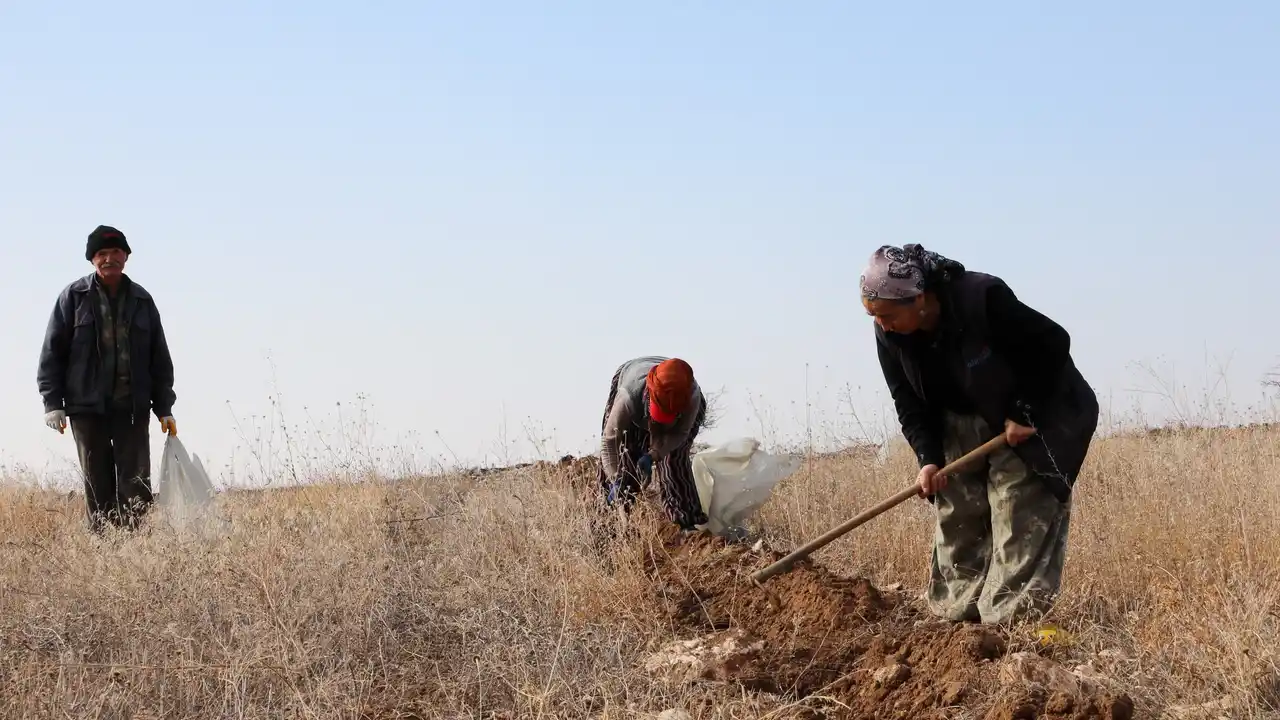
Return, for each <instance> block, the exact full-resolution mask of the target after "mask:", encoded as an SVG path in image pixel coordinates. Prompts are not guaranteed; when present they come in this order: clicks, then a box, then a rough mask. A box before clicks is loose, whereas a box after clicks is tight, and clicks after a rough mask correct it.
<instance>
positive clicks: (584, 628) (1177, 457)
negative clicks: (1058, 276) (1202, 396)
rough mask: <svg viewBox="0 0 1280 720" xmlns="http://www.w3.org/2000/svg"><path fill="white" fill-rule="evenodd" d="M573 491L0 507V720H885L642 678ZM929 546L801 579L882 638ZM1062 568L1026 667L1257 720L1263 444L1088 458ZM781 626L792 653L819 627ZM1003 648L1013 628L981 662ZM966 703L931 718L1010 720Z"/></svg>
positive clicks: (1278, 510)
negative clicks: (138, 521) (152, 519)
mask: <svg viewBox="0 0 1280 720" xmlns="http://www.w3.org/2000/svg"><path fill="white" fill-rule="evenodd" d="M584 475H585V473H583V472H582V471H581V469H580V468H576V469H575V467H573V466H558V465H554V464H553V465H545V466H544V465H539V466H534V467H528V468H522V469H517V470H511V471H508V472H504V473H497V474H490V475H485V476H483V477H467V476H462V475H453V476H442V477H422V478H410V479H404V480H400V481H397V482H380V481H368V482H362V483H340V484H326V485H314V486H307V487H303V488H298V489H291V490H272V491H264V492H229V493H224V494H223V495H221V496H220V500H219V502H220V508H219V511H220V512H222V513H225V514H226V516H227V517H229V518H230V519H231V523H230V526H229V529H228V530H226V531H224V532H222V533H214V534H211V535H208V536H202V535H199V534H191V533H186V532H178V531H175V530H174V529H172V528H166V527H165V526H164V525H163V523H157V524H156V525H155V526H153V527H151V528H150V529H149V530H148V531H146V532H144V533H141V534H139V535H138V536H135V537H127V538H126V537H119V538H110V539H106V540H98V539H95V538H93V537H91V536H90V535H89V534H88V533H87V532H86V531H85V530H84V526H83V520H82V513H83V506H82V504H81V503H82V501H81V499H80V498H79V497H74V498H68V497H66V496H65V495H59V494H55V493H52V492H49V491H44V490H39V489H31V488H24V487H20V486H16V485H10V486H6V487H3V489H0V541H2V542H3V544H4V549H3V553H0V717H5V718H28V717H30V718H36V717H41V718H121V719H124V718H133V719H139V720H140V719H142V718H246V719H248V718H254V719H256V718H366V717H367V718H382V717H386V718H390V717H424V718H425V717H442V718H443V717H469V718H481V717H486V718H487V717H492V718H515V717H521V718H523V717H548V718H549V717H568V718H572V717H592V718H623V717H653V716H656V715H657V714H658V713H660V712H662V711H664V710H668V709H672V708H675V709H680V710H684V711H686V712H688V713H689V715H690V716H691V717H694V718H753V717H775V718H777V717H823V716H826V717H842V716H846V717H873V716H881V717H896V716H905V715H901V714H900V710H901V708H899V709H898V710H893V709H892V708H890V707H889V706H887V705H886V706H885V708H884V710H883V712H875V713H872V714H869V715H868V714H859V712H858V711H856V710H855V709H854V708H853V707H852V706H851V705H850V704H849V703H848V702H844V703H843V704H842V701H841V699H840V698H841V696H840V695H839V694H838V693H836V692H834V691H832V692H821V691H820V690H821V688H812V690H811V692H809V693H807V696H806V697H798V696H797V695H796V694H790V695H788V694H787V693H786V692H779V693H770V692H764V691H763V690H760V689H759V683H756V684H755V685H752V686H750V687H748V686H747V685H743V684H739V683H735V682H700V683H672V682H669V681H664V680H660V679H658V678H656V677H654V676H653V675H652V674H651V673H649V672H646V671H645V670H644V668H643V663H642V660H643V658H644V657H645V656H646V655H647V654H648V653H651V652H652V651H654V650H655V649H657V648H658V647H659V646H661V645H662V644H664V643H666V642H668V641H670V640H672V639H675V638H688V637H691V636H692V635H693V633H691V631H690V630H689V628H688V627H687V625H682V624H680V623H679V622H676V620H675V619H674V616H673V614H672V612H671V611H670V607H669V603H664V601H663V597H662V595H663V593H662V592H660V591H659V590H660V588H658V583H657V582H656V581H655V580H654V579H653V568H654V562H653V559H652V557H653V554H654V553H655V552H657V553H662V552H666V551H665V550H663V549H662V548H661V547H659V544H658V543H657V542H656V540H655V539H654V538H655V536H656V532H657V531H656V530H654V528H653V527H651V526H648V525H646V523H645V521H644V518H643V516H642V517H641V518H640V522H639V523H638V524H639V525H640V532H639V533H638V534H636V535H624V536H623V539H620V540H619V541H618V542H617V547H616V548H615V550H616V552H615V553H614V554H613V555H612V556H611V557H610V558H608V559H607V560H604V559H601V558H600V557H599V556H597V555H596V554H595V553H594V552H593V550H592V547H591V544H590V537H589V534H588V530H587V528H588V513H589V509H588V507H587V506H586V504H585V501H584V499H583V495H582V494H581V493H580V492H578V490H577V488H580V487H582V484H583V478H584ZM913 476H914V468H913V466H912V464H911V458H910V456H909V455H908V454H907V453H904V452H902V451H901V450H898V451H896V452H894V453H893V454H892V455H891V456H890V458H889V460H888V462H887V463H884V464H877V463H876V462H875V460H874V459H871V458H858V457H856V456H853V455H848V456H841V457H815V458H811V459H809V460H808V461H807V462H806V464H805V466H804V467H803V468H802V469H801V470H800V471H799V472H798V473H797V474H796V475H794V476H793V477H791V478H789V479H788V480H787V481H786V482H785V483H784V484H783V485H782V486H780V488H779V490H778V493H777V495H776V496H775V497H774V498H773V499H772V500H771V501H770V503H769V505H768V506H766V508H765V510H764V512H763V514H762V516H761V518H760V522H761V526H762V528H763V531H764V532H765V538H766V541H767V543H768V546H770V547H774V548H778V549H781V550H786V549H787V548H789V547H793V546H794V545H795V544H798V543H800V542H803V541H805V540H807V539H810V538H812V537H814V536H816V535H818V534H820V533H821V532H823V531H825V530H826V529H828V528H829V527H831V526H833V525H835V524H837V523H839V522H840V521H842V520H843V519H845V518H847V517H849V516H851V515H853V514H855V513H856V512H858V511H859V510H861V509H863V508H865V507H867V506H869V505H871V504H873V503H874V502H875V501H877V500H879V499H881V498H882V497H884V496H887V495H889V494H890V493H892V492H893V491H894V490H896V489H898V488H899V487H901V486H902V485H903V484H904V482H909V480H910V478H912V477H913ZM586 482H587V483H589V482H590V480H589V479H587V480H586ZM930 533H931V525H930V511H929V507H928V505H927V504H925V503H923V502H909V503H907V504H906V505H904V506H900V507H899V508H897V509H895V510H893V511H891V512H890V513H888V514H886V515H884V516H882V517H880V518H877V519H876V520H874V521H872V522H871V523H869V524H867V525H865V526H863V527H861V528H859V529H857V530H855V531H853V532H852V533H850V534H849V535H847V536H845V537H844V538H841V539H840V540H838V541H837V542H835V543H833V544H832V545H829V546H828V547H826V548H824V549H823V550H821V551H820V552H819V553H817V555H816V556H815V558H814V560H815V562H816V563H817V564H820V565H821V566H823V567H825V568H826V569H827V570H829V571H831V572H832V573H836V574H838V575H840V576H846V577H854V576H860V577H865V578H869V579H870V580H871V581H872V582H873V583H874V584H875V585H876V586H879V587H881V588H886V587H893V586H894V584H901V586H902V588H903V592H904V593H906V594H907V599H906V600H904V601H903V603H904V604H903V605H902V608H906V609H902V610H901V612H903V613H910V612H911V611H910V610H909V606H910V604H911V602H912V600H911V599H910V594H911V593H914V592H918V590H919V589H920V587H921V586H922V582H923V579H924V577H925V570H926V567H927V561H928V552H929V550H928V548H929V545H928V543H929V538H930ZM1070 543H1071V549H1070V555H1069V559H1068V565H1067V576H1066V592H1065V595H1064V596H1063V598H1062V599H1061V602H1060V604H1059V606H1058V608H1057V610H1056V617H1055V618H1054V620H1055V622H1057V623H1058V624H1059V625H1060V626H1061V627H1063V628H1064V629H1066V630H1068V631H1069V632H1070V633H1071V634H1072V639H1071V643H1070V644H1069V645H1067V646H1065V647H1060V648H1057V649H1055V650H1054V652H1055V653H1057V655H1056V656H1055V657H1056V659H1057V660H1058V661H1059V662H1061V663H1062V664H1063V666H1064V667H1069V668H1075V667H1078V666H1081V665H1086V666H1087V667H1088V668H1089V672H1091V673H1096V674H1097V675H1098V676H1101V677H1103V678H1105V679H1106V681H1107V682H1108V683H1110V684H1111V685H1114V686H1116V687H1119V688H1122V689H1123V690H1124V691H1125V692H1127V693H1128V694H1129V697H1130V698H1131V699H1132V701H1133V703H1134V705H1135V707H1136V710H1135V712H1134V716H1135V717H1162V716H1165V717H1180V718H1191V717H1205V718H1210V717H1231V718H1264V717H1280V713H1277V710H1280V669H1278V666H1280V428H1277V427H1274V426H1271V427H1268V426H1257V427H1252V428H1247V429H1238V430H1182V431H1175V432H1156V433H1147V434H1139V435H1131V436H1119V437H1110V438H1107V439H1103V440H1100V441H1098V443H1097V444H1096V445H1095V446H1094V451H1093V454H1092V456H1091V458H1090V460H1089V462H1088V464H1087V468H1086V472H1085V474H1084V476H1083V477H1082V479H1081V481H1080V483H1079V485H1078V491H1077V496H1076V499H1075V509H1074V517H1073V520H1072V529H1071V539H1070ZM655 548H657V549H656V550H655ZM708 557H710V556H708ZM689 562H692V561H689ZM717 562H719V561H717ZM672 567H676V566H672ZM679 567H684V568H686V569H688V568H689V567H690V566H688V565H684V566H679ZM708 567H710V566H708ZM715 567H717V568H718V567H720V566H715ZM717 572H718V570H717ZM704 575H705V573H704ZM713 580H714V578H706V577H704V578H703V581H707V582H711V581H713ZM694 581H695V580H692V579H691V580H690V582H694ZM740 592H741V593H743V594H744V595H743V597H746V593H749V592H751V590H749V589H746V588H744V589H742V590H741V591H740ZM806 592H808V591H806ZM781 617H782V618H783V620H781V622H789V623H792V624H794V625H795V626H796V627H795V628H794V630H795V632H796V634H797V637H799V636H800V635H802V634H804V633H806V632H807V633H810V634H812V633H813V632H819V633H820V632H821V628H815V627H813V626H812V624H813V623H820V622H834V621H833V620H830V619H821V618H819V617H818V616H817V615H812V616H805V615H804V614H803V613H801V614H797V613H795V612H794V611H792V612H791V614H790V615H786V614H785V613H784V614H783V615H782V616H781ZM904 617H910V615H909V614H908V615H906V616H904ZM758 621H759V618H752V617H745V616H744V618H743V620H742V622H758ZM806 622H808V623H810V624H809V625H806V624H805V623H806ZM917 630H919V627H918V626H917ZM926 631H927V632H936V633H943V632H944V631H943V630H942V629H938V630H936V631H935V630H932V629H930V628H929V627H926V628H925V630H923V631H920V632H926ZM916 635H919V632H916ZM1031 641H1032V636H1031V631H1030V629H1027V628H1021V629H1015V630H1013V631H1010V634H1009V637H1008V642H1009V644H1010V648H1011V649H1012V648H1015V647H1017V646H1020V645H1022V646H1026V645H1030V643H1031ZM810 664H813V663H812V662H811V663H810ZM805 671H806V667H804V666H803V663H802V665H801V667H799V668H798V669H796V673H797V677H800V676H803V675H804V672H805ZM925 681H926V682H927V678H926V679H925ZM832 687H834V686H832ZM849 697H851V696H849ZM993 702H994V699H992V700H991V701H990V702H988V703H987V705H983V701H982V697H981V696H979V697H978V698H977V699H975V700H972V701H969V702H967V703H966V704H964V707H959V706H957V707H956V708H954V709H952V710H950V711H939V714H937V715H936V716H937V717H983V716H984V715H985V716H988V717H1018V716H1019V715H1017V713H1016V712H1012V713H1010V714H1006V715H999V714H998V713H997V710H995V709H992V708H991V707H988V706H990V705H991V703H993ZM1195 705H1203V707H1200V708H1192V707H1189V706H1195ZM823 713H825V715H824V714H823ZM894 713H899V714H894ZM988 713H989V714H988ZM933 716H934V715H929V717H933ZM1082 716H1083V715H1082ZM1055 717H1058V716H1055ZM1061 717H1075V716H1073V715H1070V714H1064V715H1061Z"/></svg>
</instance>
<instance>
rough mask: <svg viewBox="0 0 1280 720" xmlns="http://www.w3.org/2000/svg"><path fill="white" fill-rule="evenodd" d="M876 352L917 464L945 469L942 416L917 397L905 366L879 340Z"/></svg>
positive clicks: (903, 432)
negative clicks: (903, 368) (904, 369)
mask: <svg viewBox="0 0 1280 720" xmlns="http://www.w3.org/2000/svg"><path fill="white" fill-rule="evenodd" d="M876 352H877V353H878V354H879V356H880V370H881V371H882V372H883V373H884V380H885V383H886V384H887V385H888V386H889V394H890V395H892V396H893V406H894V409H895V410H897V413H898V422H899V424H901V425H902V434H903V435H904V436H905V437H906V438H907V443H908V444H910V445H911V449H912V450H914V451H915V453H916V461H917V462H918V463H919V464H920V467H924V466H926V465H937V466H938V467H942V466H943V465H945V464H946V455H945V454H944V452H943V449H942V448H943V446H942V416H941V414H940V413H939V412H938V411H937V410H935V409H934V408H932V407H930V406H929V404H928V403H926V402H925V401H924V400H923V399H922V398H921V397H920V396H919V395H917V394H916V391H915V389H913V388H912V387H911V383H910V382H908V381H907V376H906V373H904V372H903V370H902V363H900V362H899V361H898V359H897V358H895V357H894V356H893V353H891V352H890V351H889V348H888V347H886V346H885V344H884V342H883V341H881V340H880V338H879V337H877V338H876Z"/></svg>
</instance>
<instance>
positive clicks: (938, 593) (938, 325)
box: [861, 245, 1098, 623]
mask: <svg viewBox="0 0 1280 720" xmlns="http://www.w3.org/2000/svg"><path fill="white" fill-rule="evenodd" d="M861 286H862V303H863V306H864V307H865V308H866V311H867V314H869V315H871V316H872V317H873V318H874V319H875V336H876V350H877V352H878V353H879V356H880V367H881V369H882V370H883V372H884V378H885V382H886V383H887V384H888V387H889V391H890V394H891V395H892V396H893V402H894V406H895V408H896V410H897V415H898V420H899V422H900V423H901V426H902V433H903V435H904V436H906V439H907V442H908V443H909V444H910V445H911V448H912V450H914V451H915V454H916V458H917V460H918V462H919V465H920V472H919V475H918V477H917V479H918V482H919V485H920V494H921V495H923V496H924V497H926V498H927V499H928V500H929V501H930V502H931V503H933V505H934V508H935V509H936V511H937V525H936V527H935V531H934V540H933V558H932V561H931V571H930V578H929V587H928V591H927V595H926V599H927V604H928V607H929V610H930V611H931V612H933V613H935V614H936V615H938V616H941V617H943V618H945V619H948V620H951V621H980V622H984V623H1008V622H1010V621H1013V620H1015V619H1021V616H1023V615H1025V614H1028V613H1033V612H1034V613H1044V612H1047V611H1048V610H1049V608H1050V607H1052V604H1053V601H1054V599H1055V598H1056V596H1057V594H1058V591H1059V587H1060V585H1061V578H1062V570H1063V562H1064V559H1065V552H1066V539H1067V529H1068V525H1069V520H1070V516H1071V491H1072V488H1073V487H1074V485H1075V481H1076V477H1077V475H1078V473H1079V472H1080V467H1081V465H1082V464H1083V463H1084V459H1085V455H1086V454H1087V453H1088V450H1089V444H1090V442H1091V441H1092V438H1093V434H1094V431H1095V429H1096V428H1097V423H1098V401H1097V397H1096V396H1095V395H1094V392H1093V390H1092V388H1090V387H1089V384H1088V383H1087V382H1085V379H1084V377H1083V376H1082V375H1081V374H1080V371H1079V370H1077V369H1076V366H1075V363H1074V362H1073V361H1072V359H1071V354H1070V347H1071V338H1070V336H1069V335H1068V334H1067V332H1066V330H1064V329H1063V328H1062V327H1061V326H1060V325H1058V324H1057V323H1055V322H1054V321H1052V320H1050V319H1049V318H1047V317H1045V316H1044V315H1041V314H1040V313H1038V312H1036V311H1035V310H1033V309H1031V308H1029V307H1027V306H1026V305H1024V304H1023V303H1021V302H1020V301H1019V300H1018V299H1017V297H1015V296H1014V294H1013V291H1012V290H1010V289H1009V287H1008V286H1007V285H1005V283H1004V281H1002V280H1001V279H1000V278H997V277H994V276H991V275H987V274H984V273H979V272H973V271H969V270H966V269H965V267H964V266H963V265H962V264H960V263H958V262H956V261H954V260H950V259H948V258H945V257H942V256H940V255H938V254H937V253H933V252H928V251H926V250H925V249H924V248H923V247H921V246H919V245H906V246H904V247H902V248H897V247H892V246H888V245H886V246H884V247H881V248H880V249H879V250H877V251H876V252H875V253H874V254H873V255H872V256H871V260H870V262H869V264H868V265H867V268H866V270H865V271H864V272H863V274H862V278H861ZM996 433H1003V434H1004V436H1005V439H1006V441H1007V446H1003V447H1000V448H998V449H996V450H995V451H994V452H993V453H992V454H991V455H990V456H988V458H987V461H986V462H985V464H984V465H983V466H980V467H979V469H977V470H971V471H968V472H965V473H960V474H958V475H956V476H955V477H953V478H951V479H950V480H948V478H947V477H945V476H942V475H938V474H937V472H938V468H939V467H941V466H943V465H944V464H946V463H947V462H950V461H952V460H955V459H956V458H959V457H960V456H962V455H963V454H965V453H966V452H968V451H970V450H972V449H974V448H976V447H978V446H979V445H981V444H982V443H984V442H985V441H987V440H988V439H990V438H991V437H992V436H994V435H995V434H996Z"/></svg>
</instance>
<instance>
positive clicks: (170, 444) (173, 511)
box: [156, 435, 217, 525]
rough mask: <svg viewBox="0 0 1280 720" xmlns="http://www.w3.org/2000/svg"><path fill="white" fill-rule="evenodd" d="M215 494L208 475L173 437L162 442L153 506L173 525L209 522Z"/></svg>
mask: <svg viewBox="0 0 1280 720" xmlns="http://www.w3.org/2000/svg"><path fill="white" fill-rule="evenodd" d="M216 494H217V490H215V489H214V487H213V483H212V482H210V481H209V474H208V473H206V472H205V470H204V466H203V465H202V464H200V457H199V456H192V455H189V454H188V453H187V449H186V448H185V447H183V445H182V441H181V440H179V439H178V438H177V436H175V435H168V436H166V437H165V439H164V453H163V455H161V457H160V477H159V478H158V479H157V481H156V496H157V497H156V505H157V506H158V507H159V508H160V509H161V510H162V511H163V512H164V513H165V515H166V516H167V518H168V519H169V521H170V522H172V523H173V524H174V525H187V524H190V523H191V521H193V520H197V519H199V520H202V521H209V520H214V519H215V518H214V517H213V515H212V511H213V507H212V506H213V499H214V496H215V495H216Z"/></svg>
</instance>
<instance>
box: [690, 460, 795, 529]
mask: <svg viewBox="0 0 1280 720" xmlns="http://www.w3.org/2000/svg"><path fill="white" fill-rule="evenodd" d="M800 464H801V459H800V458H798V457H795V456H784V455H773V454H770V453H768V452H765V451H764V450H761V449H760V442H759V441H757V440H755V439H754V438H749V437H743V438H736V439H734V440H730V441H728V442H726V443H723V444H721V445H717V446H714V447H710V448H707V449H706V450H702V451H700V452H698V453H696V454H695V455H694V456H693V480H694V483H695V484H696V485H697V487H698V496H699V497H700V498H701V499H702V511H703V512H705V513H706V514H707V519H708V521H707V524H706V525H705V526H704V527H705V528H706V529H707V530H708V531H710V532H711V533H714V534H716V535H722V536H728V537H736V538H741V537H743V536H745V534H746V528H745V527H744V526H743V523H744V522H745V521H746V520H747V518H749V517H751V515H753V514H754V513H755V512H756V511H758V510H759V509H760V508H761V507H762V506H763V505H764V504H765V503H766V502H768V500H769V496H770V494H771V493H772V492H773V488H774V487H775V486H776V485H777V484H778V483H779V482H781V481H782V480H784V479H785V478H786V477H787V476H789V475H791V474H792V473H794V472H795V471H796V470H798V469H799V468H800Z"/></svg>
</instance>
